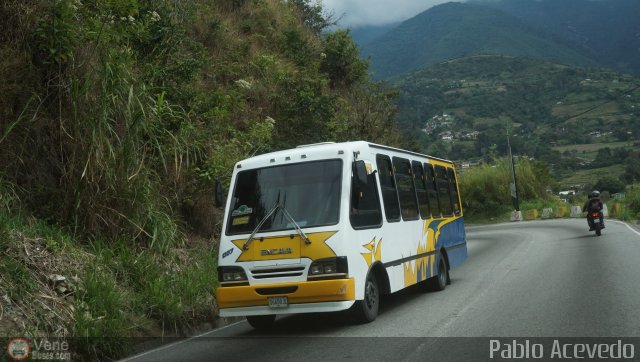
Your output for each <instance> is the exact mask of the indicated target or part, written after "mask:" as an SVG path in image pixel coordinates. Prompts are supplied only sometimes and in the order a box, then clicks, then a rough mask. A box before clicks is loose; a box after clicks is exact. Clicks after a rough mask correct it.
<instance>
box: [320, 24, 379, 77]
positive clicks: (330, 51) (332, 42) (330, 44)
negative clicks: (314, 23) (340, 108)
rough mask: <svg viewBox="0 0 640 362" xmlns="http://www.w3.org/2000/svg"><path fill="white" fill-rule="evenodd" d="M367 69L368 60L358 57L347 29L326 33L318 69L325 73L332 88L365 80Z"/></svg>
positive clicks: (358, 53) (354, 44)
mask: <svg viewBox="0 0 640 362" xmlns="http://www.w3.org/2000/svg"><path fill="white" fill-rule="evenodd" d="M368 70H369V64H368V62H367V61H365V60H362V59H361V58H360V51H359V50H358V46H357V45H356V43H355V42H354V41H353V38H351V35H349V31H348V30H347V31H345V30H338V31H336V32H335V33H331V34H329V35H327V37H326V39H325V41H324V51H323V55H322V63H321V64H320V71H322V72H324V73H325V74H327V76H328V77H329V80H330V82H331V86H332V87H333V88H336V87H339V86H345V87H348V86H350V85H353V84H354V83H357V82H359V81H363V80H365V79H366V77H367V72H368Z"/></svg>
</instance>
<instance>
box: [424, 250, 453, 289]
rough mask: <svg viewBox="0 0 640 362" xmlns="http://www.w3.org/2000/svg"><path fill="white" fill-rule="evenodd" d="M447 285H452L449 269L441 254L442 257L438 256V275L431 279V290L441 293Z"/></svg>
mask: <svg viewBox="0 0 640 362" xmlns="http://www.w3.org/2000/svg"><path fill="white" fill-rule="evenodd" d="M447 284H451V279H449V269H448V268H447V262H446V260H445V259H444V257H442V254H440V256H438V275H436V276H434V277H433V278H431V279H429V287H430V289H431V290H434V291H436V292H439V291H442V290H444V288H446V287H447Z"/></svg>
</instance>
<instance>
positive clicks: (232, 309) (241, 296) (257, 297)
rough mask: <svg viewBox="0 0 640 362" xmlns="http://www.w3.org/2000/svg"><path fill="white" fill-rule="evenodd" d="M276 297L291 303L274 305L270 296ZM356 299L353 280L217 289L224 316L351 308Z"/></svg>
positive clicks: (221, 313) (221, 311)
mask: <svg viewBox="0 0 640 362" xmlns="http://www.w3.org/2000/svg"><path fill="white" fill-rule="evenodd" d="M276 296H286V297H287V299H288V305H287V306H286V307H282V308H270V307H269V297H276ZM354 301H355V283H354V281H353V279H331V280H318V281H307V282H298V283H279V284H259V285H247V286H238V287H219V288H218V289H217V290H216V302H217V303H218V307H219V308H220V316H221V317H231V316H247V315H263V314H289V313H315V312H332V311H339V310H344V309H347V308H349V307H351V305H352V304H353V303H354Z"/></svg>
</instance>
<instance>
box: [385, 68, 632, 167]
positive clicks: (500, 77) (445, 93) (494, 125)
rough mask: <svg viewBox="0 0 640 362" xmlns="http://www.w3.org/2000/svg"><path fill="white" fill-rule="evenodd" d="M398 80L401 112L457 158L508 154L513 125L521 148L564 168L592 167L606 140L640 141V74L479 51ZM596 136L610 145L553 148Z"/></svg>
mask: <svg viewBox="0 0 640 362" xmlns="http://www.w3.org/2000/svg"><path fill="white" fill-rule="evenodd" d="M396 86H397V87H398V89H399V90H400V94H401V95H400V100H399V106H400V110H401V111H400V113H399V115H398V119H399V122H401V124H402V126H403V128H404V129H405V130H406V133H407V135H408V136H412V137H414V139H415V140H416V142H417V143H418V144H419V145H420V146H421V147H422V149H423V150H424V151H427V152H431V153H436V154H446V155H447V156H448V157H450V158H453V159H459V160H465V159H477V158H478V157H494V156H498V155H505V154H506V152H507V150H506V146H507V145H506V132H507V127H509V128H510V133H511V135H512V137H511V144H512V147H513V150H514V152H515V153H517V154H524V155H529V156H532V157H537V158H542V159H545V160H547V161H548V162H549V163H551V164H552V165H553V166H555V169H556V171H561V170H567V169H575V168H579V167H581V166H585V167H589V165H588V164H589V162H591V161H593V160H594V158H596V154H595V152H596V151H597V150H598V149H599V148H605V147H609V146H608V145H610V147H609V148H611V149H615V148H618V147H622V146H620V143H611V142H614V141H625V142H626V143H624V142H623V143H624V147H627V146H630V149H632V150H633V149H636V150H637V149H638V148H637V147H635V146H633V142H634V141H635V142H637V141H638V140H640V127H639V125H640V78H637V77H633V76H630V75H625V74H620V73H616V72H613V71H606V70H598V69H589V68H579V67H573V66H567V65H559V64H555V63H550V62H544V61H537V60H532V59H522V58H514V57H506V56H474V57H468V58H462V59H456V60H452V61H448V62H444V63H440V64H437V65H434V66H431V67H428V68H426V69H423V70H420V71H416V72H413V73H409V74H407V75H406V76H405V77H403V78H401V79H399V80H398V81H397V82H396ZM595 142H600V143H601V144H603V145H604V146H602V147H599V148H595V149H591V151H590V152H593V153H592V154H590V155H585V154H583V155H580V154H572V153H571V152H568V153H567V152H565V151H567V149H559V150H558V151H554V150H553V149H552V147H553V146H562V145H570V144H586V143H595ZM603 142H604V143H603ZM560 151H561V152H562V153H563V154H565V156H566V157H561V154H560ZM576 157H578V158H576ZM579 157H583V158H584V157H586V159H583V160H581V161H580V160H579ZM625 157H626V156H625ZM609 162H610V163H624V162H625V160H624V158H623V159H618V158H616V157H611V158H610V159H609ZM580 164H582V165H580ZM602 166H608V165H606V164H602V165H599V167H602Z"/></svg>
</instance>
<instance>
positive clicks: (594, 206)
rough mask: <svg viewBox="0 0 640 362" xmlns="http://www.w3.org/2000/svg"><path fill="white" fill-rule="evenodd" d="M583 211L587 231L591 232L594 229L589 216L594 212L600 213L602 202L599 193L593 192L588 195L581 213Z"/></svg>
mask: <svg viewBox="0 0 640 362" xmlns="http://www.w3.org/2000/svg"><path fill="white" fill-rule="evenodd" d="M585 211H586V212H587V223H588V224H589V231H592V230H593V229H594V226H593V218H592V217H591V214H592V213H594V212H601V211H602V201H601V200H600V192H599V191H597V190H593V191H591V192H590V193H589V200H587V201H586V202H585V203H584V206H583V207H582V212H585Z"/></svg>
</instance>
